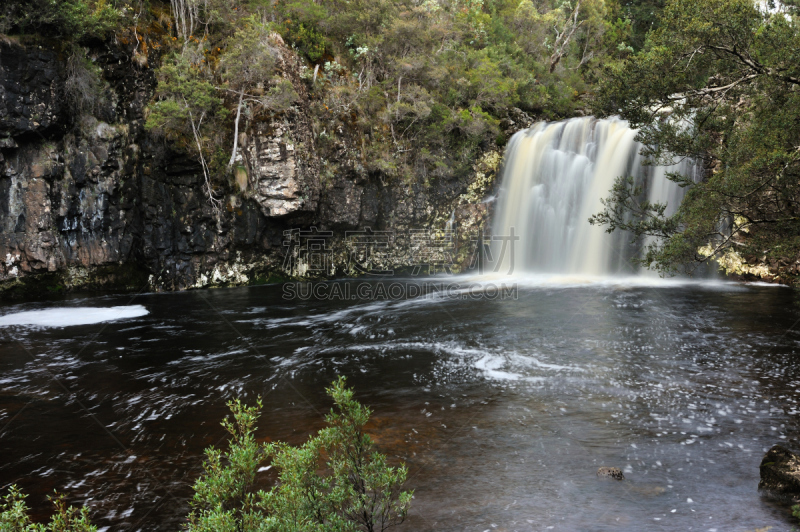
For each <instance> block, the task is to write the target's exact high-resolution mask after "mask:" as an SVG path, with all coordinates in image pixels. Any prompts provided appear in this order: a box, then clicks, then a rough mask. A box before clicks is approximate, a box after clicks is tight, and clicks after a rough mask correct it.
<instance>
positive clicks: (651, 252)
mask: <svg viewBox="0 0 800 532" xmlns="http://www.w3.org/2000/svg"><path fill="white" fill-rule="evenodd" d="M798 89H800V32H799V31H798V12H797V11H796V10H795V9H794V8H793V6H792V5H789V4H778V5H772V4H769V5H763V4H755V3H753V2H752V1H751V0H704V1H703V2H697V1H694V0H672V1H671V2H669V3H668V5H667V6H666V8H665V10H664V11H663V13H662V15H661V25H660V28H659V29H658V30H657V31H654V32H651V33H650V34H649V35H648V36H647V40H646V43H645V45H644V48H643V49H642V50H641V51H640V52H639V53H637V54H635V55H633V56H632V57H630V58H628V59H625V60H623V61H620V62H618V63H616V64H614V65H611V66H610V67H609V69H608V77H607V78H606V79H605V81H604V86H603V90H602V91H601V96H602V97H601V98H600V99H599V102H598V109H599V110H600V112H601V113H605V114H617V113H618V114H621V115H622V117H624V118H626V119H627V120H629V121H630V122H631V124H632V125H633V126H634V127H638V128H640V131H641V133H640V135H639V137H640V139H641V140H642V141H643V142H645V144H646V145H647V150H646V153H647V155H649V157H650V158H651V160H652V161H654V162H660V163H668V162H670V161H674V160H676V158H680V157H691V158H693V159H695V160H697V161H700V162H701V163H702V165H703V167H704V169H705V176H704V179H703V180H702V181H700V182H698V183H695V182H693V181H692V180H690V179H688V178H687V177H686V176H681V175H673V176H672V179H674V180H675V181H677V182H678V183H680V184H681V186H684V187H687V189H688V192H687V195H686V198H685V199H684V201H683V203H682V205H681V207H680V209H679V210H678V212H677V213H676V214H675V215H674V216H671V217H666V216H664V206H663V205H651V204H648V203H647V202H646V201H644V200H643V199H642V198H645V197H646V196H644V195H643V194H642V192H643V191H642V190H641V189H637V188H636V187H634V186H633V183H632V181H631V180H629V179H625V178H621V179H620V180H619V181H618V182H617V184H616V186H615V187H614V189H613V191H612V194H611V197H610V198H608V200H607V202H606V207H607V208H606V210H605V211H604V212H603V213H601V214H599V215H598V216H596V217H594V219H593V222H595V223H603V224H607V225H608V227H609V229H610V230H613V229H615V228H623V229H628V230H631V231H633V233H634V234H635V235H636V236H637V237H639V236H643V235H652V236H656V237H659V240H658V241H657V242H656V243H654V244H652V245H651V246H650V247H649V249H648V252H647V255H646V257H645V259H644V261H645V262H646V263H647V264H648V265H650V266H654V267H656V268H659V269H661V270H666V271H672V270H675V269H678V268H679V267H681V266H682V265H686V264H688V265H693V264H698V263H702V262H705V261H708V260H709V259H710V258H715V259H716V260H718V261H719V262H720V264H722V265H723V267H725V268H726V269H727V270H729V271H732V272H736V273H766V268H765V267H764V266H763V265H762V266H761V267H760V268H757V267H755V266H753V265H756V264H759V263H762V264H763V263H766V264H768V265H769V266H770V270H771V272H772V273H773V274H775V273H778V274H779V275H781V276H783V277H782V278H783V279H784V280H791V279H792V278H793V277H795V278H796V276H797V274H798V272H797V269H796V267H795V260H796V259H797V256H798V253H800V92H799V91H798ZM631 211H633V212H635V213H637V214H638V216H636V217H631V216H630V215H629V214H630V212H631ZM743 261H744V263H743Z"/></svg>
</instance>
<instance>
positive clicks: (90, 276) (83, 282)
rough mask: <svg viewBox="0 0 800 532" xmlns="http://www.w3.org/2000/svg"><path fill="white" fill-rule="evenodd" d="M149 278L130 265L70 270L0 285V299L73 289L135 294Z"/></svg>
mask: <svg viewBox="0 0 800 532" xmlns="http://www.w3.org/2000/svg"><path fill="white" fill-rule="evenodd" d="M148 278H149V272H148V271H146V270H145V269H144V268H142V267H140V266H138V265H135V264H131V263H125V264H112V265H107V266H99V267H96V268H91V269H88V270H86V269H83V268H70V269H69V270H65V271H62V272H58V273H49V272H48V273H41V274H33V275H27V276H25V277H21V278H17V279H14V280H10V281H4V282H0V297H2V298H4V299H31V298H48V297H53V296H59V295H63V294H66V293H68V292H73V291H76V290H86V291H93V292H94V291H102V292H135V291H140V290H142V289H144V288H146V287H147V286H148Z"/></svg>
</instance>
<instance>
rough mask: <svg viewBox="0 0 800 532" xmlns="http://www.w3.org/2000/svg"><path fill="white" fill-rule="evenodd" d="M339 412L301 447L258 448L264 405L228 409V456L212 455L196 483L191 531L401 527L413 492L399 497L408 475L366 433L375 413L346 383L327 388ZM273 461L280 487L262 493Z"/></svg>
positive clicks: (280, 531)
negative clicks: (261, 477)
mask: <svg viewBox="0 0 800 532" xmlns="http://www.w3.org/2000/svg"><path fill="white" fill-rule="evenodd" d="M327 392H328V395H330V396H331V398H332V399H333V400H334V403H335V407H334V409H332V410H331V412H330V414H328V416H326V421H327V422H328V427H326V428H325V429H323V430H321V431H320V432H319V433H318V434H317V435H316V436H313V437H311V438H310V439H309V440H308V441H307V442H306V443H304V444H303V445H301V446H300V447H292V446H290V445H288V444H285V443H275V444H273V443H264V444H261V443H258V441H257V440H256V438H255V436H254V433H255V423H256V420H257V419H258V416H259V411H260V409H261V402H260V401H259V402H257V403H256V406H252V407H248V406H245V405H243V404H242V403H241V402H240V401H238V400H236V401H231V402H230V403H229V404H228V406H229V407H230V409H231V412H232V413H233V421H231V420H228V419H226V420H225V421H224V422H223V426H224V427H225V429H226V430H227V431H228V432H229V433H230V435H231V439H230V441H229V450H227V451H220V450H218V449H215V448H213V447H212V448H210V449H208V450H207V451H206V457H207V459H206V462H205V464H204V469H205V473H204V474H203V476H202V477H201V478H200V479H199V480H198V481H197V482H196V483H195V486H194V489H195V496H194V499H193V501H192V512H191V514H190V515H189V523H188V525H187V527H186V529H187V530H189V531H192V532H201V531H202V532H211V531H215V532H218V531H239V532H256V531H259V532H262V531H263V532H266V531H269V532H296V531H308V532H311V531H315V532H316V531H318V532H323V531H324V532H329V531H341V532H351V531H357V530H363V531H365V532H376V531H384V530H386V529H388V528H390V527H391V526H394V525H397V524H399V523H401V522H402V521H403V520H404V519H405V516H406V513H407V512H408V508H409V505H410V503H411V496H412V493H411V492H408V491H401V488H402V485H403V483H404V482H405V479H406V475H407V470H406V468H405V466H402V465H401V466H400V467H390V466H388V465H387V463H386V457H385V456H384V455H382V454H380V453H378V452H377V451H375V447H374V443H373V442H372V439H371V438H370V437H369V435H367V434H366V433H365V432H364V425H365V424H366V423H367V421H368V420H369V416H370V414H371V412H370V410H369V408H367V407H364V406H362V405H361V404H359V403H358V402H357V401H356V400H355V399H354V395H353V391H352V390H351V389H348V388H347V387H346V381H345V379H344V378H343V377H340V378H339V379H338V380H337V381H335V382H334V383H333V385H332V386H331V387H330V388H328V389H327ZM270 460H271V465H272V466H274V467H275V468H277V469H278V471H279V474H278V484H277V485H276V486H275V487H273V488H272V489H271V490H269V491H268V492H264V491H256V490H255V484H256V475H257V472H258V470H259V468H260V467H262V466H263V465H264V464H266V463H267V462H268V461H270Z"/></svg>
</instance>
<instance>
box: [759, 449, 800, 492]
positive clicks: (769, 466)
mask: <svg viewBox="0 0 800 532" xmlns="http://www.w3.org/2000/svg"><path fill="white" fill-rule="evenodd" d="M759 469H760V470H761V481H759V483H758V489H759V491H762V492H764V493H765V494H767V495H769V496H772V497H775V498H778V499H783V500H787V501H791V502H800V456H798V455H796V454H795V453H793V452H792V451H790V450H788V449H786V448H785V447H782V446H781V445H775V446H774V447H772V449H770V450H769V451H767V454H765V455H764V458H763V459H762V460H761V466H760V468H759Z"/></svg>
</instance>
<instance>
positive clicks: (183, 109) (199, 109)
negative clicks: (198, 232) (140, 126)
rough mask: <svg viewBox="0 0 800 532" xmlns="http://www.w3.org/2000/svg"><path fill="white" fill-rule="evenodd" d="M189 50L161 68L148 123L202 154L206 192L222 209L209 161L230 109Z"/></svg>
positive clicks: (160, 132)
mask: <svg viewBox="0 0 800 532" xmlns="http://www.w3.org/2000/svg"><path fill="white" fill-rule="evenodd" d="M189 57H190V56H189V54H187V53H182V54H175V55H173V56H172V57H171V58H169V59H167V60H166V61H164V63H163V64H162V66H161V68H160V69H159V80H158V86H157V87H156V100H155V101H154V102H153V103H152V104H151V105H150V106H149V107H148V116H147V121H146V123H145V127H146V128H147V129H148V130H150V131H153V132H155V133H158V134H161V135H163V136H164V137H165V138H166V139H168V140H170V141H172V142H174V143H175V145H176V146H177V147H179V148H183V149H184V150H191V151H192V152H194V154H195V155H196V156H197V157H198V158H199V160H200V164H201V166H202V169H203V175H204V176H205V192H206V195H207V197H208V200H209V202H210V203H211V205H212V207H214V208H215V209H218V208H219V206H220V201H219V200H218V199H217V197H216V193H215V190H214V185H213V183H212V171H211V168H210V166H209V163H208V161H209V160H210V159H211V157H213V154H214V151H215V150H214V148H215V147H216V145H217V144H218V143H219V140H218V138H217V136H218V135H219V124H220V123H221V122H222V121H223V120H224V119H225V117H226V116H227V114H228V112H227V109H225V108H224V107H223V106H222V99H221V98H220V97H219V96H218V95H217V90H216V88H215V87H214V85H212V84H211V83H210V82H209V81H208V80H207V79H205V77H204V74H205V72H204V69H203V68H202V67H201V66H200V65H197V64H196V63H194V64H193V63H192V62H191V60H190V58H189Z"/></svg>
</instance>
